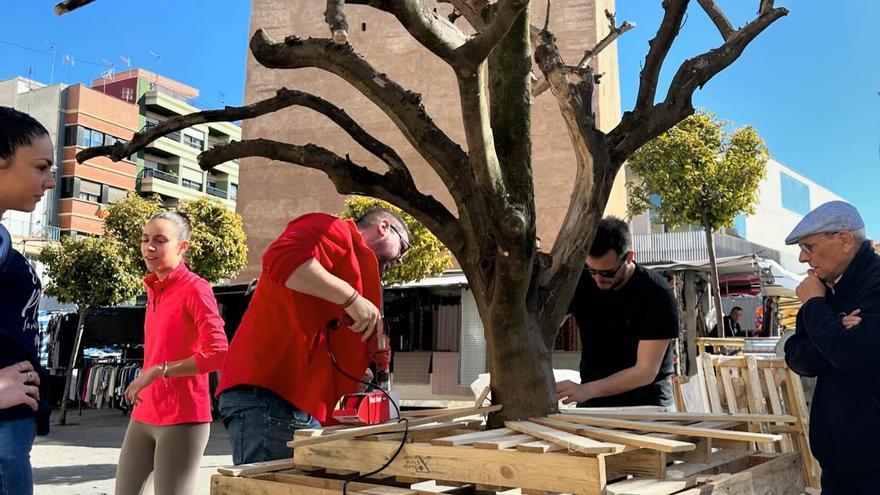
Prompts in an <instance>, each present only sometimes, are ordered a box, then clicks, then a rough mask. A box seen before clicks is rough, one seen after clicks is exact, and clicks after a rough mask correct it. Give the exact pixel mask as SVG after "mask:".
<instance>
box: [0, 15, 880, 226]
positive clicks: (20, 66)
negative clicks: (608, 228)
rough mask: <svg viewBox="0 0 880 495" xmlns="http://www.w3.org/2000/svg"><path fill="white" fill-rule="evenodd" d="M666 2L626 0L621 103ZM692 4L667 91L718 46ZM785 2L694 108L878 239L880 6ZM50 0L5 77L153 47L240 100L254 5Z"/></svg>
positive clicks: (43, 76) (633, 87)
mask: <svg viewBox="0 0 880 495" xmlns="http://www.w3.org/2000/svg"><path fill="white" fill-rule="evenodd" d="M314 1H317V0H314ZM536 1H537V0H536ZM538 3H540V4H541V5H540V8H543V3H541V2H538ZM538 3H536V4H535V5H538ZM660 3H661V2H660V0H656V1H648V0H617V8H618V12H617V15H618V20H619V21H623V20H631V21H634V22H636V23H637V24H638V27H637V28H636V29H634V30H632V31H630V32H628V33H626V34H625V35H624V36H623V37H622V38H621V39H620V41H619V57H620V80H621V95H622V104H623V109H624V110H627V109H630V108H631V107H632V104H633V102H634V100H635V94H636V92H637V89H638V86H637V84H638V74H639V70H640V68H641V64H642V63H643V61H644V56H645V53H646V52H647V49H648V43H647V42H648V40H649V39H650V38H651V37H653V35H654V33H655V31H656V28H657V26H658V25H659V22H660V19H661V17H662V13H663V10H662V8H661V7H660ZM691 3H692V5H691V7H690V9H689V14H688V18H687V21H686V23H685V25H684V28H683V29H682V33H681V35H680V36H679V38H678V39H677V40H676V42H675V44H674V45H673V48H672V51H671V53H670V54H669V57H668V58H667V63H666V65H665V67H664V72H663V74H662V77H661V88H660V90H659V91H658V95H659V96H662V95H663V94H665V90H666V86H665V85H666V84H668V82H669V80H670V78H671V77H672V75H673V74H674V72H675V70H676V69H677V68H678V66H679V64H680V63H681V62H682V61H683V60H684V59H685V58H688V57H691V56H694V55H696V54H698V53H701V52H703V51H705V50H706V49H708V48H711V47H714V46H717V45H718V44H719V43H720V42H721V38H720V36H719V34H718V33H717V31H716V29H715V27H714V26H713V25H712V24H711V22H710V21H709V20H708V18H707V17H706V15H705V14H704V13H703V11H702V10H701V9H700V8H699V5H698V4H697V3H696V1H693V2H691ZM719 3H720V4H721V6H722V7H723V8H724V9H725V11H726V12H727V14H728V17H730V19H731V21H732V22H733V23H734V25H736V26H740V25H742V24H744V23H745V22H747V21H748V20H750V19H751V18H752V17H753V15H754V13H755V10H756V9H757V4H758V0H719ZM777 4H780V5H784V6H787V7H789V8H790V9H791V13H790V14H789V15H788V16H786V17H784V18H782V19H780V20H779V21H777V22H776V23H775V24H774V25H772V26H771V27H770V28H769V29H768V30H767V31H765V32H764V33H763V34H761V35H760V36H759V37H758V39H757V40H755V42H753V43H752V44H751V45H750V46H749V47H748V48H747V49H746V51H745V53H744V54H743V56H742V57H740V59H739V60H737V61H736V62H735V63H734V64H733V65H732V66H731V67H729V68H728V69H726V70H725V71H724V72H722V73H721V74H719V75H718V76H716V77H715V78H714V79H712V80H711V81H710V82H709V83H708V84H707V85H706V86H705V87H704V88H703V90H701V91H698V92H697V94H696V97H695V103H696V105H697V106H699V107H704V108H707V109H708V110H710V111H712V112H714V113H716V114H717V115H718V116H719V117H721V118H723V119H727V120H730V121H732V122H734V123H735V124H736V125H752V126H754V127H755V128H756V129H757V130H758V132H759V133H760V134H761V136H762V137H763V138H764V139H765V141H766V142H767V145H768V147H769V148H770V152H771V154H772V155H773V156H774V157H775V158H776V159H777V160H779V161H780V162H782V163H783V164H785V165H786V166H788V167H790V168H792V169H793V170H795V171H797V172H799V173H801V174H803V175H805V176H806V177H809V178H810V179H812V180H814V181H815V182H817V183H819V184H821V185H823V186H825V187H827V188H829V189H831V190H832V191H834V192H835V193H837V194H839V195H841V196H843V197H844V198H846V199H847V200H849V201H851V202H852V203H854V204H855V205H856V206H857V207H858V208H859V210H860V211H861V212H862V215H863V216H864V217H865V220H866V222H867V224H868V233H869V235H873V236H880V208H876V207H875V204H876V201H875V198H876V197H877V194H876V192H875V189H876V188H877V187H878V185H880V96H878V91H880V56H878V53H880V50H878V49H880V42H878V35H877V34H876V33H877V31H876V26H877V25H878V23H880V2H878V1H877V0H851V1H849V2H846V3H845V5H839V6H838V5H836V4H835V5H834V6H831V5H830V4H829V3H828V2H817V1H811V2H804V1H800V2H796V1H793V0H789V1H783V0H779V1H777ZM53 5H54V2H52V1H44V0H37V1H34V0H31V1H24V2H6V4H5V5H4V16H5V18H6V19H7V22H6V23H5V25H4V29H3V31H2V33H0V78H2V79H6V78H9V77H13V76H16V75H27V74H28V70H29V68H31V70H32V71H33V72H32V74H33V77H34V78H35V79H38V80H41V81H48V80H49V78H50V71H51V61H52V57H51V55H50V54H49V49H48V47H47V45H46V42H45V41H44V40H46V41H48V42H50V43H52V44H54V45H55V47H56V53H57V55H56V60H55V81H60V82H67V81H68V67H67V66H65V65H63V56H64V55H65V54H71V55H73V56H74V58H75V65H74V66H73V67H72V68H70V82H83V81H85V82H88V81H91V79H92V78H94V77H98V76H99V75H100V73H101V71H102V70H104V69H106V64H104V63H103V62H102V61H103V60H107V61H110V62H112V63H114V64H115V65H116V67H117V68H122V67H124V65H125V63H124V62H123V61H122V60H121V59H120V58H119V56H120V55H122V56H126V57H129V58H130V59H131V61H132V65H133V66H135V67H138V66H141V67H145V68H147V69H149V70H154V71H156V70H159V65H158V60H157V59H156V58H155V57H153V56H151V55H150V54H149V52H150V51H153V52H155V53H158V54H161V57H162V67H161V71H162V74H163V75H167V76H168V77H171V78H174V79H177V80H179V81H181V82H184V83H187V84H190V85H192V86H196V87H198V88H200V89H201V91H202V96H201V97H200V98H199V101H198V103H199V104H201V105H203V106H207V107H213V106H217V105H219V104H220V102H221V96H220V94H221V92H222V93H223V101H224V102H225V103H226V104H230V105H237V104H240V103H241V101H242V97H243V92H244V89H243V86H244V79H245V73H244V72H245V70H244V68H245V55H246V48H247V44H246V43H247V30H248V22H249V9H250V2H247V1H245V0H224V1H222V2H204V1H190V0H186V1H171V0H154V1H152V2H148V3H147V2H136V1H134V0H99V1H97V2H95V3H93V4H92V5H89V6H87V7H85V8H83V9H80V10H78V11H75V12H73V13H72V14H68V15H65V16H62V17H56V16H55V15H54V13H53V12H52V6H53ZM11 20H14V22H11ZM316 22H321V21H320V20H319V19H316ZM551 27H552V23H551ZM10 43H12V44H15V45H20V46H23V47H28V48H31V49H34V50H37V51H33V50H28V49H25V48H20V47H18V46H12V45H10ZM585 48H586V47H585ZM102 65H104V67H102Z"/></svg>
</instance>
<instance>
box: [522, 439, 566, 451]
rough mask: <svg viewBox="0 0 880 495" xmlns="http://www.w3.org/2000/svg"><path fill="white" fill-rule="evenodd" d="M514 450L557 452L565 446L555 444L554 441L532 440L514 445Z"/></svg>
mask: <svg viewBox="0 0 880 495" xmlns="http://www.w3.org/2000/svg"><path fill="white" fill-rule="evenodd" d="M516 450H519V451H520V452H535V453H538V454H543V453H545V452H557V451H560V450H565V447H562V446H559V445H556V444H555V443H550V442H546V441H544V440H536V441H534V442H526V443H521V444H519V445H517V446H516Z"/></svg>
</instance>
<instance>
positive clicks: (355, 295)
mask: <svg viewBox="0 0 880 495" xmlns="http://www.w3.org/2000/svg"><path fill="white" fill-rule="evenodd" d="M358 296H360V294H359V293H358V291H357V289H355V290H354V292H352V293H351V295H350V296H348V299H346V300H345V302H344V303H342V309H346V308H347V307H349V306H351V305H352V304H354V302H355V301H357V298H358Z"/></svg>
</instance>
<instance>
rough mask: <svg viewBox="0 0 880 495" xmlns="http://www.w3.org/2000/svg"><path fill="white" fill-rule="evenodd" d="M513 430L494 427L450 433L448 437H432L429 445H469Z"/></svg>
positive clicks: (501, 435)
mask: <svg viewBox="0 0 880 495" xmlns="http://www.w3.org/2000/svg"><path fill="white" fill-rule="evenodd" d="M511 432H513V430H511V429H510V428H496V429H494V430H486V431H476V432H474V433H465V434H463V435H452V436H450V437H442V438H434V439H432V440H431V445H447V446H450V447H451V446H454V445H470V444H472V443H474V442H477V441H481V440H490V439H494V438H496V437H503V436H505V435H508V434H510V433H511Z"/></svg>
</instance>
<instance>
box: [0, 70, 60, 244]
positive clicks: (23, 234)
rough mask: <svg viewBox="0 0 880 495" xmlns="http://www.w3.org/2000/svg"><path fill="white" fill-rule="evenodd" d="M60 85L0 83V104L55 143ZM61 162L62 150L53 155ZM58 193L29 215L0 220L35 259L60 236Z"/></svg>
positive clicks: (49, 195) (18, 80)
mask: <svg viewBox="0 0 880 495" xmlns="http://www.w3.org/2000/svg"><path fill="white" fill-rule="evenodd" d="M64 87H65V86H64V85H63V84H54V85H51V86H50V85H46V84H43V83H40V82H38V81H34V80H33V79H28V78H25V77H14V78H12V79H8V80H5V81H0V105H2V106H5V107H11V108H15V109H16V110H19V111H22V112H25V113H28V114H30V115H32V116H34V118H36V119H37V120H38V121H39V122H40V123H42V124H43V125H44V126H45V127H46V129H47V130H48V131H49V136H50V137H51V138H52V142H53V143H57V142H58V136H59V130H60V129H61V128H62V126H63V120H62V115H61V114H60V113H59V111H58V109H59V108H60V107H61V101H62V98H63V91H64ZM55 162H56V163H61V149H60V148H58V151H57V153H56V156H55ZM57 193H58V192H57V191H49V192H47V193H46V195H45V196H43V199H42V200H40V202H39V203H37V206H36V208H35V209H34V211H32V212H27V213H26V212H20V211H7V212H6V213H4V214H3V218H2V219H0V223H3V225H4V226H5V227H6V229H7V230H8V231H9V233H10V234H11V235H12V241H13V243H14V244H15V245H16V249H19V251H21V252H23V253H25V254H26V255H27V256H29V257H31V258H32V257H34V256H36V254H37V253H39V250H40V249H42V246H43V245H45V243H46V242H52V241H57V240H58V239H59V236H60V230H59V229H58V226H57V225H58V224H57V218H56V214H57V211H56V208H55V206H56V204H57Z"/></svg>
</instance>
